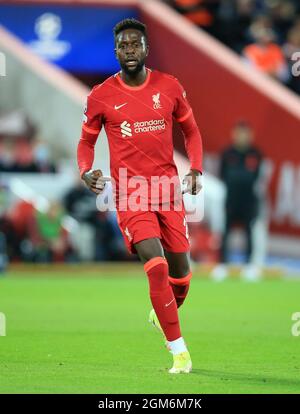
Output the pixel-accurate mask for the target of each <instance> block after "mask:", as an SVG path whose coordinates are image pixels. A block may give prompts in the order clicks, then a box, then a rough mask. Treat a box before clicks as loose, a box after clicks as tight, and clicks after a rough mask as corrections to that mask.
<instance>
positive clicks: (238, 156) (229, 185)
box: [215, 121, 262, 275]
mask: <svg viewBox="0 0 300 414" xmlns="http://www.w3.org/2000/svg"><path fill="white" fill-rule="evenodd" d="M232 140H233V144H232V145H231V146H229V147H228V148H226V149H225V150H224V152H223V153H222V155H221V167H220V178H221V180H222V181H223V182H224V184H225V187H226V190H227V194H226V202H225V228H224V233H223V237H222V243H221V254H220V262H221V263H222V265H221V266H220V267H219V268H217V269H216V271H215V275H226V272H227V268H226V267H225V266H224V265H226V264H227V263H228V261H229V255H228V236H229V234H230V232H231V229H232V227H233V225H234V224H236V223H239V224H240V225H241V226H242V228H243V229H244V231H245V234H246V259H245V261H246V263H249V262H250V258H251V254H252V226H253V224H254V221H255V219H256V218H257V216H258V207H259V205H258V203H259V199H258V194H257V186H258V179H259V172H260V168H261V163H262V155H261V153H260V151H259V150H258V149H257V148H256V147H255V146H253V145H252V140H253V131H252V129H251V127H250V126H249V125H248V124H247V123H245V122H243V121H240V122H238V123H237V124H236V125H235V126H234V128H233V130H232Z"/></svg>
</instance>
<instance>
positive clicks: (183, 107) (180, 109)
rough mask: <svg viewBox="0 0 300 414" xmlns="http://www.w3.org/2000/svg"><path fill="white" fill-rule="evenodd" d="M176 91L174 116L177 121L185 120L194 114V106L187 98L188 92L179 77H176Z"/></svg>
mask: <svg viewBox="0 0 300 414" xmlns="http://www.w3.org/2000/svg"><path fill="white" fill-rule="evenodd" d="M174 93H175V105H174V111H173V117H174V118H175V120H176V121H177V122H183V121H185V120H186V119H187V118H188V117H189V116H190V115H191V114H192V108H191V106H190V104H189V101H188V100H187V97H186V92H185V90H184V88H183V86H182V85H181V84H180V82H179V81H178V80H177V79H175V85H174Z"/></svg>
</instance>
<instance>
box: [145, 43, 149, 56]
mask: <svg viewBox="0 0 300 414" xmlns="http://www.w3.org/2000/svg"><path fill="white" fill-rule="evenodd" d="M148 54H149V45H148V43H147V45H146V57H147V56H148Z"/></svg>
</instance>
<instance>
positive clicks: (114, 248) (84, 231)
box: [64, 179, 128, 261]
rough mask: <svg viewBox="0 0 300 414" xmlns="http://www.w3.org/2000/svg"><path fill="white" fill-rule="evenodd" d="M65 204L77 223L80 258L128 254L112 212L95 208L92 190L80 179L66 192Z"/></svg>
mask: <svg viewBox="0 0 300 414" xmlns="http://www.w3.org/2000/svg"><path fill="white" fill-rule="evenodd" d="M64 206H65V209H66V211H67V212H68V213H69V214H70V215H71V216H72V217H73V218H74V219H76V220H77V222H78V223H79V232H80V239H78V240H77V241H76V245H77V247H78V249H79V251H80V253H81V258H82V259H84V260H97V261H103V260H104V261H107V260H124V259H126V258H127V257H128V254H127V252H126V250H125V246H124V243H123V239H122V234H121V232H120V230H119V228H118V225H117V219H116V215H115V213H111V212H101V211H98V209H97V206H96V198H95V196H94V194H93V193H92V192H91V191H89V190H88V189H87V188H86V186H85V185H84V184H83V183H82V181H81V179H78V180H77V181H76V183H75V186H74V187H72V188H71V189H70V190H69V191H68V193H67V194H66V195H65V197H64ZM81 242H83V243H81Z"/></svg>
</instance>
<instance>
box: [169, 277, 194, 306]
mask: <svg viewBox="0 0 300 414" xmlns="http://www.w3.org/2000/svg"><path fill="white" fill-rule="evenodd" d="M191 278H192V272H190V273H188V274H187V275H186V276H184V277H181V278H174V277H171V276H169V283H170V286H171V287H172V290H173V293H174V296H175V299H176V303H177V308H179V306H181V305H182V304H183V302H184V301H185V298H186V297H187V294H188V292H189V288H190V280H191Z"/></svg>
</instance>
